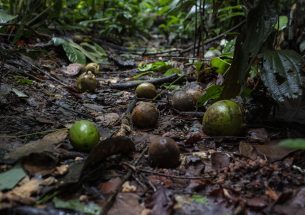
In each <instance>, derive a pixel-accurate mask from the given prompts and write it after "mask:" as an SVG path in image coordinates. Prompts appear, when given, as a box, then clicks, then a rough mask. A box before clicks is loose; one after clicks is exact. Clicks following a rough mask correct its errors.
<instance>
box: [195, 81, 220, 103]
mask: <svg viewBox="0 0 305 215" xmlns="http://www.w3.org/2000/svg"><path fill="white" fill-rule="evenodd" d="M222 90H223V86H220V85H212V86H210V87H209V88H207V89H206V90H205V93H204V94H203V95H202V96H201V97H200V98H199V99H198V101H197V107H202V106H204V105H205V104H206V103H207V102H208V101H209V100H210V99H218V98H219V97H220V95H221V93H222Z"/></svg>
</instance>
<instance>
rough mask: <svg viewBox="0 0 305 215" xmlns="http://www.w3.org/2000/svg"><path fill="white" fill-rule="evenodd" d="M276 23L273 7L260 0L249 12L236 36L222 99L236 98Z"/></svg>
mask: <svg viewBox="0 0 305 215" xmlns="http://www.w3.org/2000/svg"><path fill="white" fill-rule="evenodd" d="M275 23H276V13H275V10H274V7H272V4H270V3H269V2H266V1H264V0H260V1H259V3H258V4H257V7H255V8H253V9H252V10H250V12H249V14H248V16H247V22H246V25H245V28H244V31H243V32H242V33H241V34H240V35H239V36H238V38H237V41H236V46H235V52H234V59H233V62H232V65H231V67H230V69H229V71H228V73H227V76H226V78H225V81H224V90H223V93H222V98H223V99H228V98H232V97H235V96H237V95H238V94H239V93H240V92H241V88H242V87H243V85H244V83H245V79H246V77H247V76H248V74H249V70H250V68H251V65H252V63H253V62H254V60H255V58H256V56H257V55H258V54H259V52H260V50H261V49H262V47H263V45H264V43H265V42H266V41H267V39H268V38H269V36H270V35H271V33H272V32H273V30H274V28H273V26H274V24H275Z"/></svg>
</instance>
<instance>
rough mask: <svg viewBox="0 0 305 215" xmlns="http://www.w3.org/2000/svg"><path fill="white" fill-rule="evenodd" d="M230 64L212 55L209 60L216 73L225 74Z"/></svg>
mask: <svg viewBox="0 0 305 215" xmlns="http://www.w3.org/2000/svg"><path fill="white" fill-rule="evenodd" d="M230 65H231V64H230V63H228V62H227V61H226V60H223V59H221V58H220V57H214V58H213V59H212V60H211V66H212V68H214V69H215V72H216V73H217V74H221V75H223V74H225V73H226V72H227V70H228V69H229V67H230Z"/></svg>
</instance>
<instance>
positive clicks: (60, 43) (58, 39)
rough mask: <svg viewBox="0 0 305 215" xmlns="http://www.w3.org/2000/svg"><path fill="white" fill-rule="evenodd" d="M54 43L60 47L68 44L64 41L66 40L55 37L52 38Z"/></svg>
mask: <svg viewBox="0 0 305 215" xmlns="http://www.w3.org/2000/svg"><path fill="white" fill-rule="evenodd" d="M52 42H53V44H54V45H55V46H59V45H62V44H64V43H66V42H67V40H64V39H62V38H60V37H53V38H52Z"/></svg>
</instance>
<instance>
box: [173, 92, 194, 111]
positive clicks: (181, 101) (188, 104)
mask: <svg viewBox="0 0 305 215" xmlns="http://www.w3.org/2000/svg"><path fill="white" fill-rule="evenodd" d="M171 104H172V106H173V107H174V108H175V109H177V110H179V111H192V110H194V109H195V103H194V101H193V97H192V96H191V95H190V94H188V93H186V92H185V91H183V90H180V91H176V92H175V93H174V94H173V96H172V98H171Z"/></svg>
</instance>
